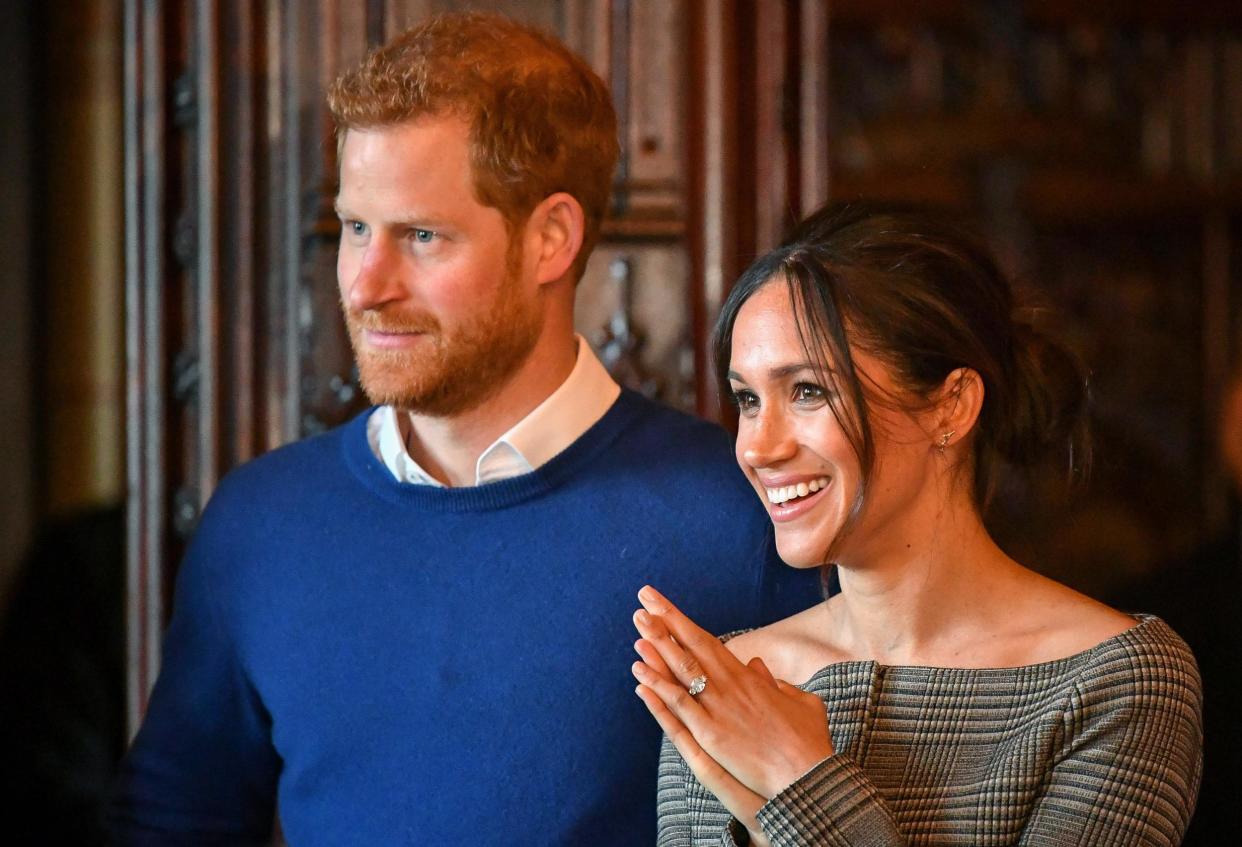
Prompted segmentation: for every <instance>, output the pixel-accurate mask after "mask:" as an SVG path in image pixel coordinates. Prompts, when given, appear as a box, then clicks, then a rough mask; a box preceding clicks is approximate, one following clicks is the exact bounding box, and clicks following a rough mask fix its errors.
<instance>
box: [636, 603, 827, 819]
mask: <svg viewBox="0 0 1242 847" xmlns="http://www.w3.org/2000/svg"><path fill="white" fill-rule="evenodd" d="M638 599H639V601H640V602H641V603H642V605H643V608H642V609H640V610H638V611H637V612H635V613H634V626H635V627H636V628H637V629H638V633H639V635H640V636H641V638H639V640H638V641H637V642H635V644H634V649H635V650H637V651H638V655H639V656H640V657H642V661H640V662H635V663H634V665H633V671H634V677H635V678H636V679H637V680H638V682H639V686H638V688H637V689H636V693H637V694H638V696H639V697H640V698H642V701H643V703H644V704H645V705H646V706H647V709H648V711H650V712H651V714H652V716H653V717H654V718H655V719H656V721H657V722H658V723H659V724H660V728H661V729H663V730H664V733H665V734H666V735H667V736H668V738H669V740H670V741H671V742H672V744H673V746H675V747H676V748H677V751H678V752H679V753H681V755H682V758H684V759H685V760H686V763H687V764H688V765H689V766H690V769H691V770H692V771H694V775H695V776H696V777H698V780H699V782H701V783H702V784H703V786H704V787H705V788H707V789H708V790H709V791H711V792H712V793H713V794H715V795H716V797H717V799H719V800H720V802H721V803H723V804H724V806H725V807H726V808H727V809H728V810H729V811H730V813H732V814H733V816H734V817H736V818H737V819H738V820H739V821H740V822H741V823H742V824H744V825H745V826H746V828H747V830H749V831H750V832H751V835H752V838H754V840H760V839H761V835H760V833H759V827H758V825H757V823H756V822H755V815H756V813H757V812H758V811H759V809H760V808H762V806H763V805H764V804H765V803H766V802H767V801H768V800H770V799H771V798H773V797H775V796H776V795H777V794H779V793H780V792H781V791H782V790H784V789H785V788H786V787H788V786H789V785H790V784H791V783H793V782H794V780H796V779H797V778H798V777H800V776H802V775H803V774H804V773H806V772H807V771H808V770H810V769H811V767H812V766H814V765H815V764H816V763H818V762H820V761H822V760H823V759H825V758H827V757H828V756H831V755H832V753H833V747H832V737H831V735H830V734H829V731H828V718H827V714H826V712H825V710H824V704H823V701H821V700H820V699H819V698H818V697H816V696H815V695H814V694H808V693H807V692H804V691H802V690H801V689H800V688H798V687H797V686H794V685H790V684H789V683H787V682H785V681H784V680H779V679H776V678H774V677H773V676H772V673H771V672H770V671H769V670H768V668H767V666H766V665H765V664H764V662H763V660H762V659H761V658H759V657H758V656H756V657H755V658H753V659H751V660H750V662H749V663H747V664H743V663H742V662H741V661H739V660H738V659H737V658H736V657H735V656H734V655H733V653H732V652H731V651H730V650H729V649H728V648H727V647H726V646H725V645H724V644H722V643H721V642H720V640H719V639H717V638H716V637H715V636H713V635H712V634H711V633H709V632H707V631H705V630H703V629H701V628H700V627H698V626H697V625H696V624H695V623H694V622H693V621H692V620H690V619H689V618H688V617H686V616H685V615H684V614H682V613H681V612H680V611H679V610H678V609H677V607H675V606H674V605H673V604H672V603H670V602H669V601H668V600H667V599H665V598H664V597H663V596H662V595H661V594H660V593H659V592H658V591H656V590H655V589H653V588H651V587H650V586H647V587H644V588H643V589H642V591H640V592H639V593H638ZM700 676H703V677H706V678H707V684H706V687H705V688H703V690H702V691H701V692H700V693H699V694H698V695H697V696H692V695H691V694H690V693H689V691H688V688H689V686H690V685H691V683H692V682H693V681H694V680H695V679H696V678H697V677H700Z"/></svg>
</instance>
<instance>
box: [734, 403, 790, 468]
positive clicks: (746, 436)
mask: <svg viewBox="0 0 1242 847" xmlns="http://www.w3.org/2000/svg"><path fill="white" fill-rule="evenodd" d="M737 446H738V455H740V456H741V457H742V459H743V461H745V462H746V464H748V465H750V466H751V467H752V468H765V467H771V466H772V465H774V464H779V463H780V462H782V461H784V460H786V459H789V458H792V457H793V455H794V454H795V453H796V452H797V451H798V447H797V441H796V439H795V438H794V436H793V431H792V429H791V428H790V427H789V425H788V422H787V421H786V420H785V418H784V416H783V415H782V414H780V412H779V410H769V409H760V411H759V413H758V414H757V415H755V417H753V418H751V419H750V420H749V421H747V420H746V419H745V418H743V419H742V421H741V422H739V425H738V433H737Z"/></svg>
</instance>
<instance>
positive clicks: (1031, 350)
mask: <svg viewBox="0 0 1242 847" xmlns="http://www.w3.org/2000/svg"><path fill="white" fill-rule="evenodd" d="M1012 332H1013V374H1012V379H1011V380H1010V386H1009V388H1010V396H1009V401H1010V409H1009V414H1008V415H1005V416H1004V419H1005V420H1006V421H1007V424H1008V425H1007V426H1005V427H1004V428H1003V429H1002V431H1000V432H998V433H997V438H996V442H995V443H996V448H997V450H998V452H999V453H1000V454H1001V456H1002V457H1003V458H1005V459H1006V460H1008V461H1009V462H1010V463H1012V464H1014V465H1017V466H1018V467H1022V468H1032V467H1034V466H1036V465H1038V464H1041V463H1042V462H1044V461H1045V460H1049V459H1057V458H1059V459H1061V460H1063V462H1064V464H1063V467H1064V468H1065V470H1066V474H1067V477H1068V478H1069V480H1070V481H1071V482H1077V481H1080V480H1081V479H1082V478H1083V477H1085V475H1086V474H1087V472H1088V469H1089V467H1090V441H1089V438H1090V436H1089V430H1088V427H1087V406H1088V402H1089V398H1090V385H1089V372H1088V370H1087V368H1086V366H1085V365H1084V364H1083V362H1082V360H1081V359H1080V358H1079V357H1078V356H1077V355H1076V354H1075V353H1074V352H1073V351H1071V350H1070V349H1069V348H1068V347H1067V346H1066V345H1065V344H1063V343H1062V342H1061V341H1059V340H1058V339H1055V338H1053V337H1052V336H1050V335H1049V334H1048V333H1046V332H1044V331H1043V330H1041V329H1040V328H1039V327H1038V326H1036V325H1035V324H1034V323H1033V322H1032V321H1031V320H1030V319H1029V318H1027V317H1025V316H1023V317H1019V318H1018V319H1016V320H1015V321H1014V324H1013V330H1012Z"/></svg>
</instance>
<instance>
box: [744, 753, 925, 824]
mask: <svg viewBox="0 0 1242 847" xmlns="http://www.w3.org/2000/svg"><path fill="white" fill-rule="evenodd" d="M758 820H759V825H760V826H762V827H763V832H764V834H765V835H767V837H768V840H769V841H771V842H772V845H773V847H786V846H787V845H788V847H793V845H801V844H816V845H823V847H903V846H904V845H905V843H906V838H905V836H904V835H902V834H901V831H900V830H898V829H897V823H896V821H894V820H893V816H892V814H891V813H890V812H889V809H888V806H887V805H886V804H885V802H884V798H882V797H881V796H880V793H879V791H877V790H876V787H875V785H874V784H872V782H871V780H869V779H868V778H867V776H866V774H864V773H863V770H862V768H861V767H859V766H858V764H857V763H856V762H854V760H853V759H851V758H850V757H849V756H846V755H843V754H837V755H833V756H829V757H828V758H826V759H824V760H823V761H822V762H820V763H819V764H818V765H816V766H815V767H813V768H811V770H809V771H807V773H805V774H803V775H802V776H801V777H800V778H799V779H797V780H795V781H794V783H793V784H792V785H790V786H789V787H788V788H786V789H785V790H784V791H782V792H781V793H779V794H777V795H776V796H775V797H773V798H772V799H771V800H769V801H768V802H767V804H765V805H764V807H763V808H762V809H760V810H759V814H758Z"/></svg>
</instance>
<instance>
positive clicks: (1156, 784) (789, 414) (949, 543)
mask: <svg viewBox="0 0 1242 847" xmlns="http://www.w3.org/2000/svg"><path fill="white" fill-rule="evenodd" d="M715 345H716V362H717V367H718V369H719V374H720V376H721V378H722V379H721V383H722V390H723V391H724V392H725V393H726V394H727V396H729V397H731V398H733V400H734V402H735V403H736V405H737V409H738V415H739V420H738V435H737V449H736V454H737V459H738V463H739V464H740V465H741V467H742V470H743V471H744V472H745V474H746V476H747V477H748V478H749V479H750V481H751V484H752V485H753V486H754V489H755V492H756V494H758V496H759V497H760V498H761V499H762V500H763V501H764V502H765V503H766V504H767V505H768V509H769V513H770V515H771V518H772V522H773V525H774V528H775V536H776V544H777V548H778V550H779V552H780V554H781V557H782V558H783V559H784V560H785V561H786V562H787V563H789V564H790V565H792V566H793V567H800V568H807V567H816V566H821V565H831V566H834V567H835V568H836V573H837V576H838V577H839V582H840V592H839V593H837V594H835V595H834V596H832V597H830V598H829V599H827V600H826V601H824V602H823V603H820V604H818V605H816V606H814V607H812V608H811V609H808V610H807V611H805V612H803V613H801V614H798V615H795V616H794V617H792V618H787V619H785V620H783V621H780V622H778V623H775V624H773V625H771V626H768V627H764V628H761V629H756V630H751V631H748V632H745V633H743V634H740V635H737V636H736V637H733V638H729V639H725V641H724V643H722V642H721V641H720V640H718V639H716V638H715V637H713V636H711V635H710V634H708V633H706V632H704V631H703V630H701V629H700V628H698V627H697V626H696V625H695V624H694V623H693V622H691V621H690V620H688V619H687V618H686V617H685V616H684V615H682V614H681V613H680V612H679V611H678V610H677V609H676V607H675V606H673V605H672V604H671V603H670V602H669V601H668V600H667V599H665V598H663V597H662V596H661V595H660V594H658V593H657V592H656V591H655V590H654V589H652V588H650V587H646V588H644V589H643V590H642V591H641V592H640V593H639V599H640V601H641V603H642V605H643V609H641V610H639V611H638V612H636V613H635V625H636V627H637V628H638V631H639V634H640V636H641V638H640V639H639V641H638V642H637V644H636V649H637V651H638V653H639V656H640V657H641V661H638V662H636V663H635V664H634V674H635V676H636V677H637V679H638V681H639V683H640V684H639V686H638V689H637V693H638V695H639V697H641V698H642V700H643V702H644V703H645V704H646V706H647V708H648V709H649V710H650V711H651V713H652V715H653V716H654V717H655V718H656V720H657V721H658V722H659V723H660V725H661V727H662V728H663V729H664V731H665V734H666V742H665V746H664V750H663V753H662V758H661V764H660V776H659V810H660V811H659V816H660V818H659V843H660V844H667V845H682V844H685V845H698V844H721V843H723V844H745V843H748V842H749V843H751V844H769V843H770V844H774V845H795V844H798V845H802V844H826V845H864V844H865V845H904V844H996V845H1001V844H1023V845H1070V844H1073V845H1131V844H1145V845H1147V844H1153V845H1154V844H1177V843H1179V841H1180V839H1181V836H1182V833H1183V832H1184V830H1185V828H1186V825H1187V821H1188V820H1189V818H1190V814H1191V812H1192V810H1193V807H1194V799H1195V795H1196V792H1197V789H1198V782H1199V773H1200V766H1201V760H1202V729H1201V722H1200V714H1201V693H1200V683H1199V675H1198V672H1197V670H1196V667H1195V661H1194V657H1193V656H1192V655H1191V653H1190V651H1189V650H1188V649H1187V647H1186V645H1185V643H1184V642H1183V641H1182V640H1181V639H1180V638H1179V637H1178V636H1177V635H1176V634H1175V633H1174V632H1173V631H1172V630H1171V629H1169V627H1168V626H1167V625H1165V624H1164V623H1163V622H1162V621H1160V620H1159V619H1158V618H1155V617H1151V616H1148V615H1137V616H1131V615H1126V614H1122V613H1120V612H1117V611H1114V610H1113V609H1110V608H1108V607H1107V606H1104V605H1101V604H1100V603H1097V602H1095V601H1094V600H1092V599H1090V598H1088V597H1086V596H1083V595H1081V594H1078V593H1076V592H1074V591H1072V590H1070V589H1069V588H1067V587H1065V586H1063V585H1060V584H1058V583H1056V582H1053V581H1051V580H1049V579H1046V578H1044V577H1042V576H1040V575H1038V574H1036V573H1035V572H1034V571H1032V570H1028V569H1027V568H1025V567H1023V566H1022V565H1020V564H1018V563H1017V562H1015V561H1013V560H1012V559H1010V558H1009V557H1008V556H1007V555H1006V554H1005V553H1004V551H1002V550H1001V548H1000V547H999V546H998V545H997V544H996V543H995V542H994V541H993V539H992V537H991V536H990V535H989V533H988V531H987V529H986V528H985V526H984V522H983V519H982V515H983V513H984V510H985V509H986V507H987V504H988V500H989V498H990V497H991V495H992V492H993V490H994V489H995V487H996V483H997V480H998V478H999V477H1000V476H1001V475H1002V474H1003V473H1005V472H1007V471H1010V470H1017V471H1029V470H1031V469H1034V468H1035V467H1037V466H1038V465H1039V464H1040V463H1041V462H1043V461H1048V460H1051V459H1053V458H1055V460H1056V461H1058V462H1060V463H1061V467H1063V468H1064V470H1065V474H1066V477H1067V482H1068V483H1070V484H1072V483H1074V482H1075V481H1077V480H1078V479H1081V478H1082V477H1083V476H1084V475H1085V473H1086V470H1087V465H1088V462H1089V455H1090V451H1089V446H1088V443H1087V440H1086V428H1085V424H1084V417H1085V410H1086V380H1085V374H1084V372H1083V370H1082V368H1081V366H1080V365H1079V364H1078V362H1077V360H1076V359H1075V358H1074V357H1073V356H1071V355H1070V354H1069V353H1068V352H1067V351H1066V350H1065V349H1064V348H1062V347H1060V346H1059V345H1057V344H1055V343H1054V342H1053V341H1051V340H1050V339H1049V338H1048V337H1046V336H1045V335H1044V334H1043V333H1041V332H1040V331H1039V330H1037V329H1036V328H1035V327H1034V326H1033V325H1032V323H1031V322H1030V321H1029V320H1028V319H1027V317H1026V316H1024V315H1023V313H1022V312H1021V311H1020V310H1018V309H1017V308H1016V306H1015V303H1014V297H1013V294H1012V292H1011V289H1010V286H1009V284H1008V282H1007V281H1006V279H1005V277H1004V275H1003V274H1002V273H1001V272H1000V270H999V269H998V268H997V266H996V264H995V262H994V261H993V260H992V259H991V257H990V256H989V255H988V253H987V251H986V250H985V249H983V248H982V247H980V246H979V245H978V244H977V243H976V242H975V241H974V240H972V239H971V238H969V237H967V236H964V235H963V234H961V233H959V232H957V231H956V230H954V229H952V228H950V227H947V226H944V225H941V224H938V223H936V222H933V221H930V220H927V219H925V218H922V217H919V216H916V215H911V214H905V213H894V212H869V211H866V210H858V209H854V210H849V209H847V210H846V211H844V212H828V211H825V212H820V213H818V214H817V215H815V216H814V217H812V218H811V219H809V220H808V221H806V222H805V223H804V224H803V225H802V226H801V227H800V228H799V229H798V231H797V232H796V233H795V234H794V235H793V237H792V238H791V239H790V240H789V241H788V242H787V243H786V244H785V245H783V246H782V247H780V248H779V249H777V250H775V251H774V252H772V253H770V254H768V255H766V256H764V257H763V258H761V259H760V260H758V261H757V262H756V263H755V264H754V265H753V266H752V267H751V268H750V269H749V270H748V271H747V272H746V273H745V274H744V275H743V277H742V278H741V280H740V281H739V283H738V285H737V286H736V287H735V288H734V290H733V292H732V294H731V295H730V296H729V298H728V301H727V302H726V303H725V305H724V308H723V310H722V312H721V316H720V320H719V322H718V324H717V329H716V338H715ZM786 680H789V681H792V682H796V684H791V682H787V681H786Z"/></svg>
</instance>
